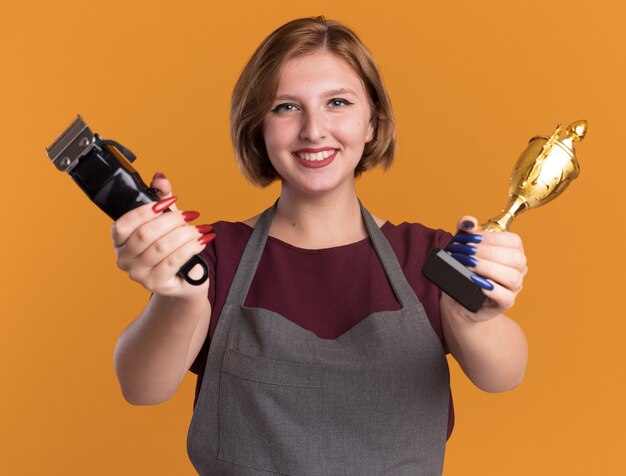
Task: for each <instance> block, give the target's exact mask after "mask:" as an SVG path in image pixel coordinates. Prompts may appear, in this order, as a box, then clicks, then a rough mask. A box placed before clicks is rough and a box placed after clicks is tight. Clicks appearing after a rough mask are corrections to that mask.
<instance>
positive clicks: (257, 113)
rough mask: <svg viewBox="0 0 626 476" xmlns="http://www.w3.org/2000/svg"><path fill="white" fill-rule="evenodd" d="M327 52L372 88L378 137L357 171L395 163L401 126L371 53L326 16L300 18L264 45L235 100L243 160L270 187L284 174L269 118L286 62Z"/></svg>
mask: <svg viewBox="0 0 626 476" xmlns="http://www.w3.org/2000/svg"><path fill="white" fill-rule="evenodd" d="M320 50H322V51H327V52H329V53H332V54H335V55H337V56H338V57H339V58H341V59H343V60H344V61H345V62H346V63H348V64H349V65H350V66H351V67H352V69H354V71H355V72H356V73H357V75H358V76H359V77H360V78H361V80H362V81H363V84H364V86H365V91H366V92H367V95H368V99H369V103H370V109H371V111H372V123H373V125H374V131H375V132H374V138H373V140H372V141H371V142H368V143H367V144H365V148H364V150H363V156H362V157H361V160H360V162H359V164H358V165H357V167H356V170H355V176H357V177H358V176H359V175H360V174H361V173H362V172H364V171H365V170H368V169H371V168H373V167H376V166H378V165H382V166H383V167H384V168H385V169H387V168H388V167H389V166H390V165H391V163H392V162H393V157H394V152H395V145H396V127H395V123H394V119H393V112H392V109H391V101H390V100H389V95H388V94H387V90H386V89H385V86H384V84H383V80H382V77H381V74H380V71H379V70H378V67H377V66H376V63H375V62H374V59H373V58H372V55H371V53H370V52H369V51H368V50H367V48H366V47H365V45H363V43H362V42H361V40H360V39H359V37H358V36H357V35H356V33H354V32H353V31H352V30H351V29H350V28H348V27H347V26H345V25H343V24H341V23H339V22H336V21H332V20H326V19H325V18H324V17H323V16H319V17H313V18H300V19H297V20H293V21H290V22H289V23H286V24H284V25H283V26H281V27H280V28H278V29H277V30H275V31H274V32H273V33H271V34H270V35H269V36H268V37H267V38H265V40H263V42H262V43H261V44H260V45H259V47H258V48H257V50H256V51H255V52H254V54H253V55H252V57H251V58H250V60H249V61H248V63H247V64H246V66H245V67H244V69H243V71H242V72H241V75H240V76H239V80H238V81H237V84H236V85H235V89H234V91H233V96H232V101H231V113H230V128H231V129H230V130H231V139H232V142H233V147H234V149H235V154H236V158H237V163H238V165H239V167H240V169H241V171H242V172H243V174H244V175H245V176H246V178H248V180H250V181H251V182H252V183H253V184H255V185H259V186H261V187H265V186H267V185H269V184H270V183H272V182H273V181H275V180H277V179H279V178H280V175H279V174H278V172H276V170H275V169H274V166H273V165H272V164H271V162H270V160H269V157H268V155H267V149H266V147H265V141H264V140H263V120H264V118H265V116H266V114H267V113H268V112H269V110H270V108H271V105H272V103H273V101H274V100H275V96H276V91H277V88H278V79H279V75H280V71H281V68H282V66H283V65H284V64H285V62H287V61H288V60H291V59H293V58H297V57H299V56H304V55H308V54H312V53H315V52H317V51H320Z"/></svg>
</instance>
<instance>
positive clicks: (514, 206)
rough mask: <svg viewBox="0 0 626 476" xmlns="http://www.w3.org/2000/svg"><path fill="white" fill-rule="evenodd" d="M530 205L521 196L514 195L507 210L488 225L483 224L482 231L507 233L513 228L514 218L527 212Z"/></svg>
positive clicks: (490, 220) (492, 219)
mask: <svg viewBox="0 0 626 476" xmlns="http://www.w3.org/2000/svg"><path fill="white" fill-rule="evenodd" d="M528 208H529V207H528V203H527V202H526V200H525V199H524V198H523V197H521V196H519V195H513V196H512V197H511V200H510V201H509V203H508V205H507V207H506V209H505V210H503V211H502V213H500V215H498V216H495V217H493V218H491V219H489V221H488V222H487V223H483V224H482V225H480V229H481V230H483V231H495V232H501V231H507V230H508V229H509V228H510V227H511V223H512V222H513V218H515V217H516V216H517V215H519V214H520V213H522V212H523V211H524V210H527V209H528Z"/></svg>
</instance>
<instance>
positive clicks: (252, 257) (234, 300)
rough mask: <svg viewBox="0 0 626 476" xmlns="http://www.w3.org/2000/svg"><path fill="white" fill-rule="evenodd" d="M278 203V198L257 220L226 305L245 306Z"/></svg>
mask: <svg viewBox="0 0 626 476" xmlns="http://www.w3.org/2000/svg"><path fill="white" fill-rule="evenodd" d="M277 204H278V200H277V201H276V202H275V203H274V205H272V206H271V207H269V208H268V209H267V210H265V211H264V212H263V213H262V214H261V216H260V217H259V220H258V221H257V222H256V225H255V226H254V230H253V231H252V235H251V236H250V239H249V240H248V243H247V244H246V247H245V249H244V250H243V254H242V255H241V261H240V262H239V266H238V268H237V272H236V273H235V277H234V279H233V282H232V284H231V285H230V289H229V291H228V297H227V298H226V302H225V303H224V305H225V306H226V305H227V304H233V305H237V306H243V303H244V301H245V300H246V296H247V295H248V290H249V289H250V285H251V284H252V280H253V279H254V275H255V274H256V269H257V266H258V265H259V261H261V256H263V249H264V248H265V243H266V242H267V237H268V235H269V232H270V227H271V226H272V220H273V219H274V213H275V212H276V205H277Z"/></svg>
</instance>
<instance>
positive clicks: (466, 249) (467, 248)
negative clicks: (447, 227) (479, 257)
mask: <svg viewBox="0 0 626 476" xmlns="http://www.w3.org/2000/svg"><path fill="white" fill-rule="evenodd" d="M446 251H449V252H450V253H463V254H464V255H473V254H476V247H475V246H472V245H462V244H460V243H452V244H451V245H448V247H447V248H446Z"/></svg>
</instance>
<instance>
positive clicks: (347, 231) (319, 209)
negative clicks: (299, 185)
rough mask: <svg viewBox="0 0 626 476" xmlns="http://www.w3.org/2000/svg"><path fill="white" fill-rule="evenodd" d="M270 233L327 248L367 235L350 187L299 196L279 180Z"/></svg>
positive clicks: (348, 242)
mask: <svg viewBox="0 0 626 476" xmlns="http://www.w3.org/2000/svg"><path fill="white" fill-rule="evenodd" d="M270 233H271V235H272V236H274V237H276V238H279V239H281V240H283V241H285V242H287V243H290V244H293V245H294V246H298V247H302V248H310V249H316V248H329V247H333V246H341V245H345V244H350V243H354V242H356V241H359V240H361V239H363V238H365V237H366V236H367V231H366V229H365V225H364V223H363V219H362V217H361V209H360V207H359V201H358V199H357V195H356V190H355V189H354V186H352V187H350V188H344V189H343V190H334V191H332V192H329V193H324V194H320V195H303V194H301V193H298V192H296V191H294V190H293V189H292V188H290V187H289V185H288V184H286V183H283V185H282V188H281V193H280V200H279V201H278V208H277V210H276V216H275V217H274V222H273V223H272V230H271V232H270Z"/></svg>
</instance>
